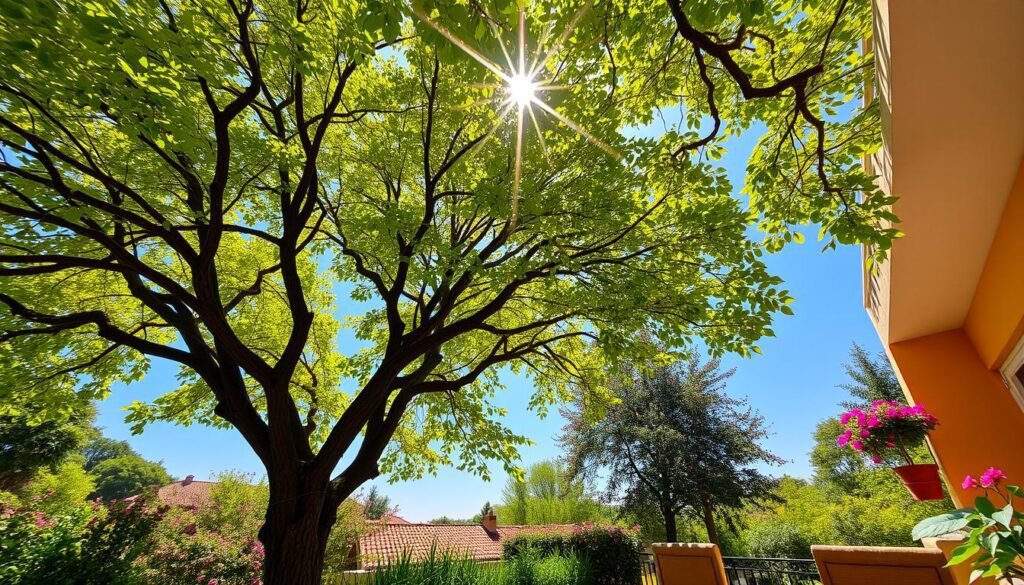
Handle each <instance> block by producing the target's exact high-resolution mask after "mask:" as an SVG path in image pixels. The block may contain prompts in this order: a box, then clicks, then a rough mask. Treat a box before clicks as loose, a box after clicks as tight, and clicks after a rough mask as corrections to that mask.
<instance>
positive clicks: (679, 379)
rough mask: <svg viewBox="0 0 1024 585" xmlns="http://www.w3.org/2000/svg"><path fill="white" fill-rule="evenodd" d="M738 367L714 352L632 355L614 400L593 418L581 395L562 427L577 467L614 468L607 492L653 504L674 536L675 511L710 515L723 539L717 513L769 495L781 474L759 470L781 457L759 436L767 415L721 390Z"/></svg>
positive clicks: (586, 471)
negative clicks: (675, 357) (647, 360)
mask: <svg viewBox="0 0 1024 585" xmlns="http://www.w3.org/2000/svg"><path fill="white" fill-rule="evenodd" d="M731 375H732V371H728V372H722V371H720V370H719V362H718V360H714V359H713V360H710V361H708V362H705V363H701V362H700V360H699V359H698V358H697V357H691V358H690V359H689V360H686V361H684V362H682V363H672V364H667V365H662V366H654V367H651V368H644V367H638V366H635V365H627V366H626V367H624V368H623V369H622V371H621V372H620V373H617V374H616V376H615V377H614V378H613V382H612V387H613V389H614V392H615V398H616V402H615V403H614V404H613V405H611V406H609V407H607V412H606V414H605V416H604V417H602V418H601V419H600V420H598V421H597V422H596V423H591V422H589V419H590V417H591V416H592V412H591V411H592V410H593V409H594V406H593V405H588V404H587V403H586V401H585V400H580V401H578V402H577V404H576V406H575V407H574V408H573V409H570V410H567V412H566V414H567V415H568V419H569V420H568V423H567V425H566V430H565V433H564V435H563V437H562V441H563V443H564V444H565V445H566V447H567V449H568V450H569V464H570V470H571V471H572V473H573V475H575V476H590V477H593V476H596V475H598V474H600V473H602V472H605V473H607V475H608V487H607V489H608V494H609V496H610V497H612V498H619V499H621V501H622V504H623V509H624V510H626V511H629V510H634V511H636V510H643V509H644V508H649V509H653V510H656V511H657V512H659V513H660V514H661V516H662V520H663V522H664V524H665V532H666V538H667V539H668V540H669V541H670V542H674V541H676V538H677V532H676V517H677V516H679V515H684V514H685V515H692V516H694V517H697V518H699V519H700V520H701V521H702V522H704V524H705V526H706V528H707V534H708V538H709V539H710V541H711V542H714V543H717V542H718V532H717V524H716V517H717V518H725V519H726V520H728V519H729V518H730V516H731V515H734V514H736V513H738V512H740V511H742V510H743V509H744V508H745V507H747V506H751V505H757V504H760V503H763V502H764V501H767V500H771V499H773V498H774V497H775V496H774V493H773V490H774V487H775V482H774V481H773V480H772V479H771V478H770V477H768V476H766V475H765V474H763V473H761V472H760V471H758V470H757V468H756V467H755V466H757V465H760V464H777V463H781V460H780V459H779V458H778V457H777V456H775V455H773V454H772V453H771V452H770V451H768V450H767V449H765V448H764V447H762V446H761V444H760V443H761V441H762V440H763V439H764V438H765V436H766V435H767V428H766V425H765V422H764V419H763V418H762V417H761V416H760V415H759V414H757V413H756V412H754V411H753V410H752V409H751V408H750V407H748V406H747V405H746V403H745V402H744V401H742V400H738V399H735V398H731V397H729V396H728V395H727V394H726V393H725V391H724V390H725V380H727V379H728V378H729V376H731Z"/></svg>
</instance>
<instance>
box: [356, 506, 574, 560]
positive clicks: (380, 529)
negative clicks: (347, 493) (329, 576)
mask: <svg viewBox="0 0 1024 585" xmlns="http://www.w3.org/2000/svg"><path fill="white" fill-rule="evenodd" d="M572 528H573V526H572V525H569V524H564V525H562V524H558V525H555V524H552V525H546V526H498V518H497V516H495V515H494V514H490V515H488V516H485V517H484V519H483V522H481V523H480V524H417V523H410V522H405V521H404V520H403V521H402V522H401V523H392V522H390V521H388V522H387V523H383V524H380V525H377V526H374V527H371V528H370V529H369V530H368V531H367V532H366V534H364V535H363V536H361V537H360V538H359V542H358V543H357V545H356V550H355V551H354V556H355V557H356V558H357V559H358V561H357V563H358V568H360V569H372V568H374V567H376V566H379V565H385V564H388V563H391V562H394V561H396V560H398V559H400V558H402V557H403V555H409V557H410V558H411V559H412V560H420V559H423V558H424V557H426V556H427V555H428V554H430V551H431V550H432V549H433V550H437V551H438V552H452V553H455V554H457V555H465V556H467V557H470V558H472V559H474V560H476V561H478V562H488V561H497V560H500V559H501V555H502V546H503V543H504V542H505V541H506V540H508V539H509V538H511V537H513V536H515V535H517V534H523V533H528V532H552V531H568V530H571V529H572Z"/></svg>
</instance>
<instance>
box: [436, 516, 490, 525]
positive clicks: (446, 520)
mask: <svg viewBox="0 0 1024 585" xmlns="http://www.w3.org/2000/svg"><path fill="white" fill-rule="evenodd" d="M478 523H479V522H474V521H473V519H472V518H449V517H448V516H439V517H437V518H434V519H433V520H431V521H429V522H428V524H444V525H451V524H478Z"/></svg>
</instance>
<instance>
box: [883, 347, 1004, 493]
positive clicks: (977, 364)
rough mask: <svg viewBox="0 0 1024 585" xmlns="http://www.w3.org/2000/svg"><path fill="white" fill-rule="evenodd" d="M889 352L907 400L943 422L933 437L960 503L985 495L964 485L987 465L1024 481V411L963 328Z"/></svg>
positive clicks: (948, 483)
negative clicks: (980, 354)
mask: <svg viewBox="0 0 1024 585" xmlns="http://www.w3.org/2000/svg"><path fill="white" fill-rule="evenodd" d="M889 351H890V355H891V356H892V358H893V361H894V363H895V364H896V369H897V372H898V373H899V376H900V379H901V381H902V382H903V387H904V390H905V391H906V392H907V394H908V399H909V400H910V401H911V403H913V404H917V403H920V404H923V405H924V406H925V407H926V408H927V409H928V410H929V411H930V412H931V413H932V414H934V415H935V416H936V417H938V419H939V421H940V424H939V427H938V428H937V429H936V430H935V431H934V432H932V433H931V438H930V441H931V445H932V450H933V452H934V453H935V454H936V457H937V459H938V463H939V466H940V468H941V469H942V471H943V474H944V475H945V479H946V485H947V486H948V487H949V489H950V493H951V494H952V495H953V500H954V501H955V502H956V503H957V505H958V506H960V505H970V504H971V503H972V502H973V501H974V497H975V496H977V495H979V493H980V492H978V491H977V490H964V489H963V488H962V487H961V485H960V484H961V482H962V481H963V478H964V476H966V475H973V476H975V477H977V476H978V475H979V474H980V473H981V472H982V471H984V470H985V469H987V468H988V467H1000V468H1002V469H1003V470H1004V471H1006V473H1007V475H1009V477H1010V479H1011V480H1013V481H1015V482H1018V483H1019V484H1024V449H1022V447H1021V446H1022V445H1024V412H1022V411H1021V409H1020V407H1019V406H1018V405H1017V402H1016V401H1015V400H1014V399H1013V396H1012V395H1011V394H1010V392H1009V391H1008V390H1007V389H1006V387H1005V386H1004V385H1003V381H1002V379H1001V378H1000V377H999V374H998V373H997V372H995V371H993V370H991V369H989V368H988V367H987V366H986V365H985V363H984V362H983V361H982V359H981V357H980V356H979V355H978V353H977V351H975V349H974V345H973V344H972V343H971V340H970V338H969V337H968V336H967V334H966V333H965V332H964V330H963V329H955V330H953V331H946V332H943V333H936V334H934V335H927V336H924V337H918V338H916V339H911V340H909V341H902V342H899V343H894V344H892V345H891V346H890V347H889Z"/></svg>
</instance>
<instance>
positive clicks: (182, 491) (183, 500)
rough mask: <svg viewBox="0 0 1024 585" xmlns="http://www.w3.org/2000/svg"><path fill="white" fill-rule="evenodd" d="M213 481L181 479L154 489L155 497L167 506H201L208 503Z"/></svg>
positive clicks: (215, 483) (214, 483)
mask: <svg viewBox="0 0 1024 585" xmlns="http://www.w3.org/2000/svg"><path fill="white" fill-rule="evenodd" d="M215 485H217V482H215V481H197V480H188V479H185V480H182V481H176V482H174V483H172V484H168V485H165V486H163V487H162V488H159V489H158V490H156V497H157V498H159V499H160V501H161V502H162V503H164V504H167V505H169V506H182V507H184V508H203V507H206V506H208V505H210V489H211V488H213V486H215Z"/></svg>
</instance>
